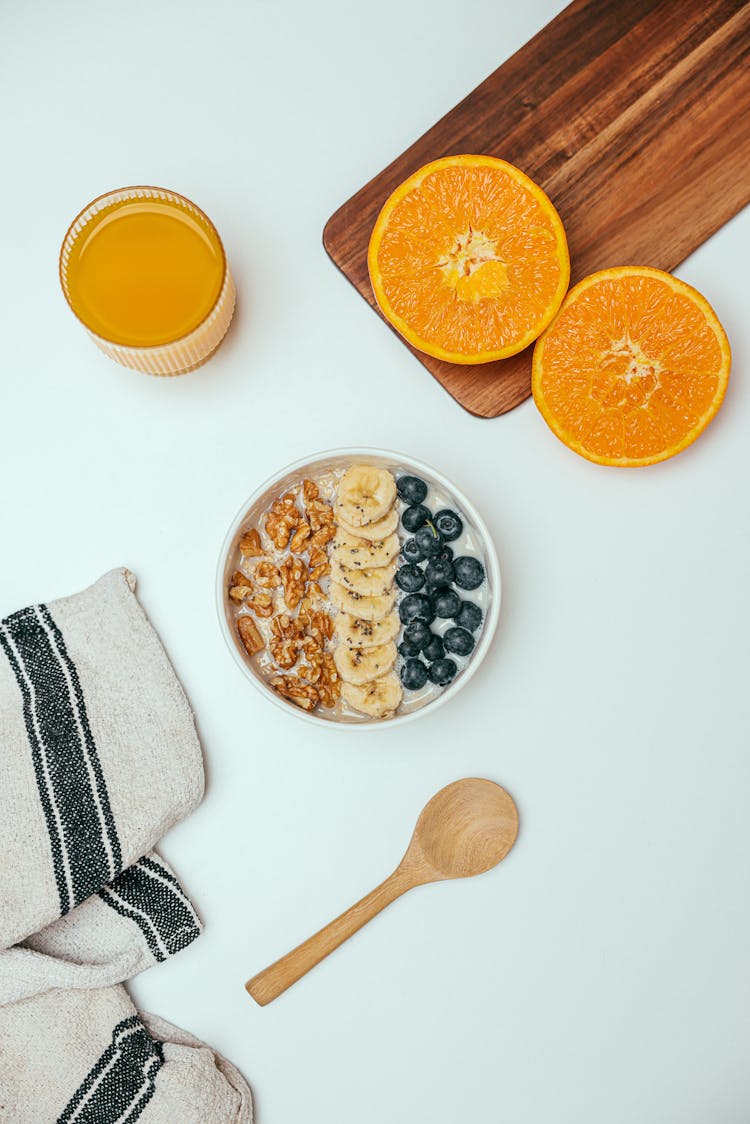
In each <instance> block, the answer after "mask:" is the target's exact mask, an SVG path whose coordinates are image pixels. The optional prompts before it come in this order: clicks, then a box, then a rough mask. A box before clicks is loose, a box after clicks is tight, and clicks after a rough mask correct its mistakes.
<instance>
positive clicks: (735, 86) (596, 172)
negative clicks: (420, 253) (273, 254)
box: [323, 0, 750, 418]
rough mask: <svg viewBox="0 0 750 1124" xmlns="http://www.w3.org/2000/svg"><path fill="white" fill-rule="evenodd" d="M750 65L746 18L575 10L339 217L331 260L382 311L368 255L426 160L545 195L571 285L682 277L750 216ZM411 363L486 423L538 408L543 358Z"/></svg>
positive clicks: (672, 6)
mask: <svg viewBox="0 0 750 1124" xmlns="http://www.w3.org/2000/svg"><path fill="white" fill-rule="evenodd" d="M749 53H750V3H747V2H744V3H743V2H740V0H629V2H628V3H623V2H622V0H574V3H572V4H570V5H569V6H568V7H567V8H565V9H564V10H563V11H562V12H561V13H560V15H559V16H557V17H556V19H554V20H553V21H552V22H551V23H549V24H548V25H547V26H546V27H545V28H544V29H543V30H542V31H540V32H539V34H538V35H536V36H534V38H533V39H531V40H530V41H529V42H528V43H527V44H526V45H525V46H524V47H522V48H521V49H520V50H519V51H517V52H516V54H515V55H513V56H512V57H511V58H510V59H508V61H507V62H505V63H504V64H503V65H502V66H501V67H500V68H499V69H498V70H496V71H495V72H494V73H493V74H491V75H490V77H489V78H487V79H486V81H484V82H483V83H482V84H481V86H478V87H477V88H476V89H475V90H474V91H473V92H472V93H471V94H469V96H468V97H467V98H465V99H464V100H463V101H462V102H461V103H460V104H459V105H457V106H456V107H455V109H453V110H451V112H450V113H448V114H447V115H446V116H445V117H443V118H442V119H441V120H440V121H438V123H437V124H436V125H434V126H433V127H432V128H431V129H430V130H429V131H428V132H427V133H425V134H424V136H422V137H420V139H419V140H418V141H417V142H416V143H415V144H413V145H412V146H411V148H409V149H407V150H406V152H404V153H403V154H402V155H401V156H399V157H398V158H397V159H396V160H394V161H393V163H392V164H390V165H389V166H388V167H387V168H386V169H385V170H384V171H383V172H381V173H380V174H379V175H377V176H376V177H375V178H374V179H372V180H371V181H370V182H369V183H368V184H367V185H366V186H365V187H363V188H362V189H361V190H360V191H358V192H357V194H356V195H354V196H353V197H352V198H351V199H350V200H349V201H348V202H347V203H345V204H344V205H343V206H342V207H341V208H340V209H339V210H338V211H336V213H335V214H334V215H333V216H332V217H331V219H330V220H329V221H328V223H327V224H326V227H325V231H324V233H323V242H324V245H325V248H326V250H327V251H328V253H329V254H330V256H331V258H332V259H333V261H334V262H335V263H336V265H337V266H338V267H339V269H341V270H342V272H343V273H344V274H345V275H346V276H347V277H348V279H349V280H350V281H351V282H352V284H353V285H354V286H355V287H356V288H357V289H358V291H359V292H360V293H361V295H362V296H363V297H364V298H365V300H366V301H368V303H369V304H370V305H372V306H373V308H374V307H375V301H374V298H373V295H372V290H371V288H370V281H369V277H368V274H367V244H368V241H369V238H370V232H371V230H372V227H373V225H374V223H375V219H376V218H377V215H378V213H379V211H380V208H381V207H382V205H383V203H384V202H385V200H386V199H387V197H388V195H389V194H390V193H391V191H392V190H393V189H394V188H395V187H396V186H397V185H398V184H399V183H401V181H402V180H404V179H405V178H406V177H407V176H409V175H411V174H412V172H414V171H416V170H417V168H419V167H421V165H422V164H425V163H427V162H428V161H429V160H434V159H436V158H437V157H439V156H447V155H454V154H458V153H463V152H479V153H487V154H490V155H493V156H499V157H502V158H503V159H504V160H509V161H511V163H513V164H517V165H518V166H519V167H520V168H522V169H523V171H525V172H526V173H527V174H528V175H530V176H531V177H532V179H534V180H536V181H537V182H538V183H539V184H541V186H542V187H543V188H544V189H545V191H546V192H547V193H548V194H549V196H550V197H551V199H552V201H553V203H554V204H555V206H556V207H557V209H558V211H559V212H560V215H561V217H562V220H563V222H564V224H565V229H566V232H567V235H568V242H569V246H570V253H571V267H572V275H571V284H573V283H574V282H576V281H578V280H580V278H581V277H584V276H586V274H588V273H591V272H593V271H594V270H597V269H605V268H607V267H610V266H615V265H652V266H657V267H658V268H660V269H666V270H672V269H674V268H675V267H676V266H677V265H678V264H679V263H680V262H681V261H683V260H684V258H686V257H687V255H688V254H690V253H691V252H692V251H693V250H694V249H696V248H697V247H698V246H700V244H701V243H702V242H704V241H705V240H706V239H707V238H708V237H710V235H711V234H713V233H714V231H716V230H718V228H719V227H720V226H721V225H722V224H723V223H725V222H727V221H728V219H730V218H731V217H732V216H733V215H734V214H736V213H737V212H738V211H739V210H741V208H742V207H744V206H745V204H746V203H747V202H748V201H750V175H748V167H749V166H750V65H748V61H749V60H748V54H749ZM708 296H709V299H710V294H708ZM404 346H407V347H408V346H409V345H408V344H406V343H405V344H404ZM410 350H412V351H413V353H414V354H415V355H416V356H417V357H418V358H419V359H420V361H421V362H422V363H423V364H424V366H425V367H426V368H427V369H428V370H429V371H430V372H431V373H432V374H433V375H434V376H435V378H436V379H437V380H438V381H439V382H440V383H442V385H443V386H444V387H445V389H446V390H447V391H448V393H449V394H451V395H453V397H454V398H455V399H456V401H457V402H459V403H460V404H461V405H462V406H464V407H465V408H466V409H467V410H469V411H470V412H471V413H473V414H476V415H478V416H479V417H485V418H491V417H497V416H498V415H499V414H503V413H505V412H506V411H507V410H511V409H513V407H514V406H517V405H518V404H519V403H521V402H523V401H524V399H525V398H527V397H528V396H529V394H530V393H531V386H530V382H531V348H529V349H527V350H526V351H525V352H522V353H521V354H520V355H516V356H513V357H512V358H510V359H505V360H502V361H501V362H497V363H489V364H483V365H481V366H466V367H463V366H459V365H456V364H452V363H444V362H441V361H440V360H437V359H432V358H431V357H430V356H427V355H422V354H420V353H419V352H417V351H414V349H413V348H410Z"/></svg>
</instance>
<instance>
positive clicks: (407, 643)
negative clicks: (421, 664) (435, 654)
mask: <svg viewBox="0 0 750 1124" xmlns="http://www.w3.org/2000/svg"><path fill="white" fill-rule="evenodd" d="M418 623H420V624H421V623H422V622H421V621H420V622H418ZM398 650H399V653H400V654H401V655H402V656H403V657H404V659H405V660H411V659H414V657H415V656H418V655H419V653H420V652H421V650H422V647H421V645H420V644H414V643H413V642H412V641H411V640H407V639H406V637H405V636H404V639H403V640H402V641H401V643H400V644H399V646H398Z"/></svg>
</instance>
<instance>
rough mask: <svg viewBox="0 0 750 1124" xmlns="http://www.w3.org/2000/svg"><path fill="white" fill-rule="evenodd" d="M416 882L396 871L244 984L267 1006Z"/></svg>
mask: <svg viewBox="0 0 750 1124" xmlns="http://www.w3.org/2000/svg"><path fill="white" fill-rule="evenodd" d="M413 885H414V882H413V881H412V880H411V879H409V878H408V877H407V876H406V875H405V874H404V873H403V872H402V871H401V869H398V870H396V871H394V873H393V874H391V875H390V877H389V878H386V880H385V882H381V883H380V885H379V886H376V888H375V889H374V890H373V891H372V892H371V893H369V894H367V896H366V897H364V898H362V900H361V901H358V902H357V903H356V905H353V906H351V908H350V909H347V910H346V912H345V913H342V914H341V916H340V917H337V918H336V920H335V921H331V923H330V924H329V925H326V927H325V928H324V929H321V930H320V931H319V932H317V933H316V934H315V935H314V936H312V937H310V938H309V939H308V940H306V941H305V942H304V943H303V944H300V945H297V947H296V948H294V949H292V951H291V952H288V953H287V954H286V956H282V957H281V959H280V960H277V961H275V963H273V964H271V965H270V967H268V968H264V969H263V971H262V972H258V974H257V976H253V978H252V979H251V980H248V981H247V983H246V984H245V987H246V988H247V990H248V991H249V992H250V994H251V995H252V997H253V999H254V1000H255V1002H256V1003H258V1004H260V1006H261V1007H265V1005H266V1003H270V1002H271V1001H272V1000H274V999H276V998H277V997H278V996H279V995H281V993H282V992H283V991H286V989H287V988H288V987H291V986H292V984H293V983H296V982H297V980H299V979H301V978H302V976H304V975H305V974H306V973H307V972H309V971H310V969H311V968H314V967H315V965H316V964H319V963H320V961H321V960H323V959H325V957H326V956H328V954H329V953H330V952H333V950H334V949H335V948H338V947H339V945H340V944H343V943H344V941H345V940H348V938H349V937H351V936H352V934H354V933H356V932H357V930H358V929H361V928H362V926H363V925H366V924H367V922H368V921H372V919H373V917H375V916H376V915H377V914H378V913H380V911H381V909H385V907H386V906H387V905H390V904H391V902H393V901H395V900H396V898H399V897H401V895H402V894H404V893H406V891H407V890H410V889H411V887H412V886H413Z"/></svg>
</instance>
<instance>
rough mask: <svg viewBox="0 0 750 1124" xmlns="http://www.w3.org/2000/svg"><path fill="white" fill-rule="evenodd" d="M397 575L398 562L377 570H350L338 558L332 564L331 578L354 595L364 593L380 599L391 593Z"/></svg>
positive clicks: (394, 561) (365, 568)
mask: <svg viewBox="0 0 750 1124" xmlns="http://www.w3.org/2000/svg"><path fill="white" fill-rule="evenodd" d="M395 573H396V560H395V558H394V560H393V562H389V563H388V565H387V566H378V567H377V568H376V569H374V570H373V569H368V568H367V567H363V568H362V569H361V570H357V569H355V570H350V569H348V568H347V567H346V566H342V565H341V563H340V562H339V561H338V559H337V558H334V559H333V560H332V562H331V578H332V579H333V581H335V582H338V583H339V584H340V585H345V586H346V588H347V589H351V590H353V592H354V593H363V594H364V595H365V596H366V597H378V596H380V595H381V594H383V593H390V591H391V586H392V585H393V575H394V574H395Z"/></svg>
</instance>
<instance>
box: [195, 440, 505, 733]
mask: <svg viewBox="0 0 750 1124" xmlns="http://www.w3.org/2000/svg"><path fill="white" fill-rule="evenodd" d="M368 456H369V457H379V458H381V459H384V460H391V461H393V462H395V463H396V464H403V465H404V466H405V467H407V468H409V469H410V470H414V471H415V472H422V473H426V475H427V476H428V477H432V479H433V480H435V482H436V483H438V484H441V485H442V486H443V487H445V488H446V489H447V490H448V491H449V492H450V493H452V494H453V496H455V499H456V501H457V503H459V504H460V506H461V507H462V509H463V510H464V511H465V512H466V514H467V515H468V516H469V519H470V521H471V522H472V523H473V524H474V526H475V527H476V529H477V531H478V532H479V534H480V535H481V537H482V542H483V545H484V550H485V553H484V561H485V564H486V566H487V568H488V570H489V572H490V579H491V589H492V597H491V600H490V605H489V608H488V610H487V613H486V615H485V621H484V627H483V629H482V633H481V636H480V639H479V643H478V645H477V647H476V649H475V650H474V653H473V655H472V658H471V660H470V661H469V663H468V665H467V666H466V667H465V668H464V670H463V671H462V672H461V674H460V675H459V676H457V678H456V679H454V681H453V683H451V684H450V686H448V687H447V688H446V689H445V690H444V691H442V692H441V693H440V694H439V695H438V696H437V698H434V699H432V700H431V701H430V702H428V703H426V704H425V705H424V706H420V707H417V708H416V709H415V710H412V711H409V713H408V714H397V715H395V717H393V718H387V719H385V720H383V719H378V720H374V719H373V720H371V721H365V722H333V721H326V720H325V719H322V718H318V717H317V716H316V715H314V714H308V713H307V711H304V710H302V709H301V708H300V707H298V706H294V704H292V703H289V702H286V701H285V700H284V699H282V698H281V697H280V696H279V695H278V694H277V693H276V692H275V691H274V690H272V689H271V688H270V687H268V686H267V685H266V684H264V683H263V682H262V680H261V679H260V678H258V676H256V675H254V674H253V672H252V671H251V670H250V668H249V667H248V665H247V663H246V662H245V659H244V657H243V655H242V653H241V652H240V649H239V644H238V643H237V641H236V639H235V636H234V633H233V631H232V630H231V629H230V627H229V622H228V620H227V614H226V611H225V606H226V594H225V589H224V573H225V569H226V561H227V558H228V556H229V553H230V551H231V550H232V549H233V547H234V543H235V540H236V537H237V533H238V531H239V529H240V526H241V524H242V522H243V519H244V517H245V513H246V512H247V510H248V508H250V507H252V505H253V504H254V503H255V502H256V500H257V499H258V498H259V497H260V496H261V495H262V494H263V492H265V491H267V490H268V489H269V488H271V487H272V486H273V485H274V484H275V483H277V482H278V481H279V480H280V479H281V478H283V477H284V476H286V475H288V474H289V473H293V472H298V471H301V470H302V469H304V468H306V467H309V466H310V465H311V464H315V463H317V462H318V461H325V460H330V459H333V458H334V457H351V458H356V459H366V458H367V457H368ZM215 599H216V600H215V603H216V609H217V613H218V617H219V625H220V628H221V633H222V636H223V637H224V641H225V643H226V645H227V647H228V648H229V651H230V653H231V654H232V656H233V658H234V662H235V663H236V664H237V666H238V667H239V669H240V671H241V672H242V674H243V677H244V678H245V679H247V680H249V681H250V682H251V683H252V685H253V686H254V687H255V689H256V690H257V691H258V692H259V693H260V694H262V695H263V696H264V697H265V698H267V699H268V700H269V701H270V702H272V703H273V704H274V705H276V706H277V707H279V708H280V709H282V710H283V711H284V712H285V713H286V714H289V713H291V714H292V715H295V716H296V717H297V718H300V719H302V720H303V721H305V722H308V723H312V724H313V725H315V726H316V727H317V728H318V729H320V728H321V727H322V728H335V729H346V730H377V729H380V730H391V729H395V728H396V727H397V726H404V725H406V723H407V722H413V721H414V720H415V719H417V718H420V717H422V716H423V715H425V714H432V713H434V711H436V710H437V709H438V708H439V707H441V706H444V705H445V704H446V703H447V702H449V700H450V699H453V698H455V696H456V695H457V694H458V692H459V691H460V690H461V689H462V688H463V687H464V686H465V685H466V684H467V683H468V682H469V680H470V679H472V678H473V676H474V675H476V673H477V671H478V670H479V667H480V665H481V664H482V662H483V661H484V658H485V656H486V655H487V653H488V651H489V649H490V646H491V644H492V641H493V639H494V636H495V632H496V630H497V625H498V620H499V618H500V602H501V600H502V579H501V572H500V560H499V558H498V554H497V549H496V547H495V544H494V542H493V540H492V536H491V535H490V532H489V528H488V527H487V524H486V523H485V521H484V519H483V518H482V516H481V515H480V513H479V512H478V511H477V509H476V507H475V506H474V504H473V503H472V502H471V500H470V499H469V498H468V497H467V496H466V495H465V494H464V493H463V492H462V491H461V489H460V488H458V487H457V486H456V485H455V484H454V483H453V482H452V481H451V480H450V479H449V478H448V477H447V476H445V475H444V473H442V472H440V471H439V470H438V469H436V468H434V467H433V466H432V465H431V464H428V463H427V462H426V461H420V460H417V459H415V458H414V457H410V456H407V455H405V454H403V453H399V452H397V451H395V450H393V449H378V448H375V447H372V446H352V447H344V448H335V449H324V450H322V451H321V452H319V453H313V454H310V455H308V456H305V457H300V458H299V459H298V460H295V461H292V462H291V463H290V464H288V465H285V466H284V467H283V468H280V469H278V470H277V471H276V472H274V473H273V474H272V475H271V476H268V477H267V478H266V479H265V480H264V481H263V482H262V483H261V484H259V485H258V487H257V488H255V489H254V491H253V492H252V493H251V494H250V495H249V496H248V497H247V499H245V500H244V501H243V503H242V505H241V506H240V508H239V510H238V511H237V513H236V514H235V516H234V519H233V520H232V522H231V524H230V526H229V529H228V530H227V533H226V535H225V536H224V540H223V542H222V544H221V549H220V551H219V559H218V565H217V567H216V581H215Z"/></svg>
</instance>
